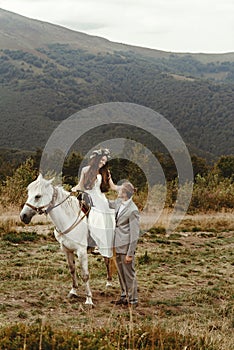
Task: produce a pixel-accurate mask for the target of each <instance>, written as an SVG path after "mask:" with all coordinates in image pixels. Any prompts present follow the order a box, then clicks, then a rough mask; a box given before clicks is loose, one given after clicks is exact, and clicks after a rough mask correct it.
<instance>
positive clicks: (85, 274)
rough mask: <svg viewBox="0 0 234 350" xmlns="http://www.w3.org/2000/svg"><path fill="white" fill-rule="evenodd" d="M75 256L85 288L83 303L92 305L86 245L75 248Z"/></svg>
mask: <svg viewBox="0 0 234 350" xmlns="http://www.w3.org/2000/svg"><path fill="white" fill-rule="evenodd" d="M77 256H78V258H79V261H80V268H81V277H82V280H83V281H84V283H85V288H86V301H85V304H88V305H93V301H92V292H91V289H90V284H89V269H88V254H87V247H82V248H80V249H78V250H77Z"/></svg>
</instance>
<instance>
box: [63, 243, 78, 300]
mask: <svg viewBox="0 0 234 350" xmlns="http://www.w3.org/2000/svg"><path fill="white" fill-rule="evenodd" d="M63 252H64V253H65V255H66V257H67V263H68V267H69V270H70V273H71V276H72V289H71V290H70V292H69V294H68V297H73V296H78V294H77V288H78V283H77V275H76V266H75V256H74V253H73V252H71V251H69V250H67V249H66V248H65V247H63Z"/></svg>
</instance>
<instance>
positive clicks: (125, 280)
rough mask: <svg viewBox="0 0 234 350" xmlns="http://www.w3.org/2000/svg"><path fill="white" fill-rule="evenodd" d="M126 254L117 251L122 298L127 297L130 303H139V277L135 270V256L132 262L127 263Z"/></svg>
mask: <svg viewBox="0 0 234 350" xmlns="http://www.w3.org/2000/svg"><path fill="white" fill-rule="evenodd" d="M125 257H126V254H119V253H116V262H117V269H118V276H119V282H120V286H121V298H125V297H126V298H127V300H128V301H129V303H137V301H138V295H137V279H136V271H135V256H133V259H132V261H131V263H128V264H126V262H125Z"/></svg>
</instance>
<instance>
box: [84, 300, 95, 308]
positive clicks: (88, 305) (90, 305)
mask: <svg viewBox="0 0 234 350" xmlns="http://www.w3.org/2000/svg"><path fill="white" fill-rule="evenodd" d="M85 307H88V308H89V309H93V308H94V303H93V302H92V303H89V302H87V301H86V302H85Z"/></svg>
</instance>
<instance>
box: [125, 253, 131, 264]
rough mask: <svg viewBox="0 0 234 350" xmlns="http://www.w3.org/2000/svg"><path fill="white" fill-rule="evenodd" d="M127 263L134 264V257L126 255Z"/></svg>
mask: <svg viewBox="0 0 234 350" xmlns="http://www.w3.org/2000/svg"><path fill="white" fill-rule="evenodd" d="M125 262H126V264H130V263H131V262H132V256H128V255H126V257H125Z"/></svg>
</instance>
